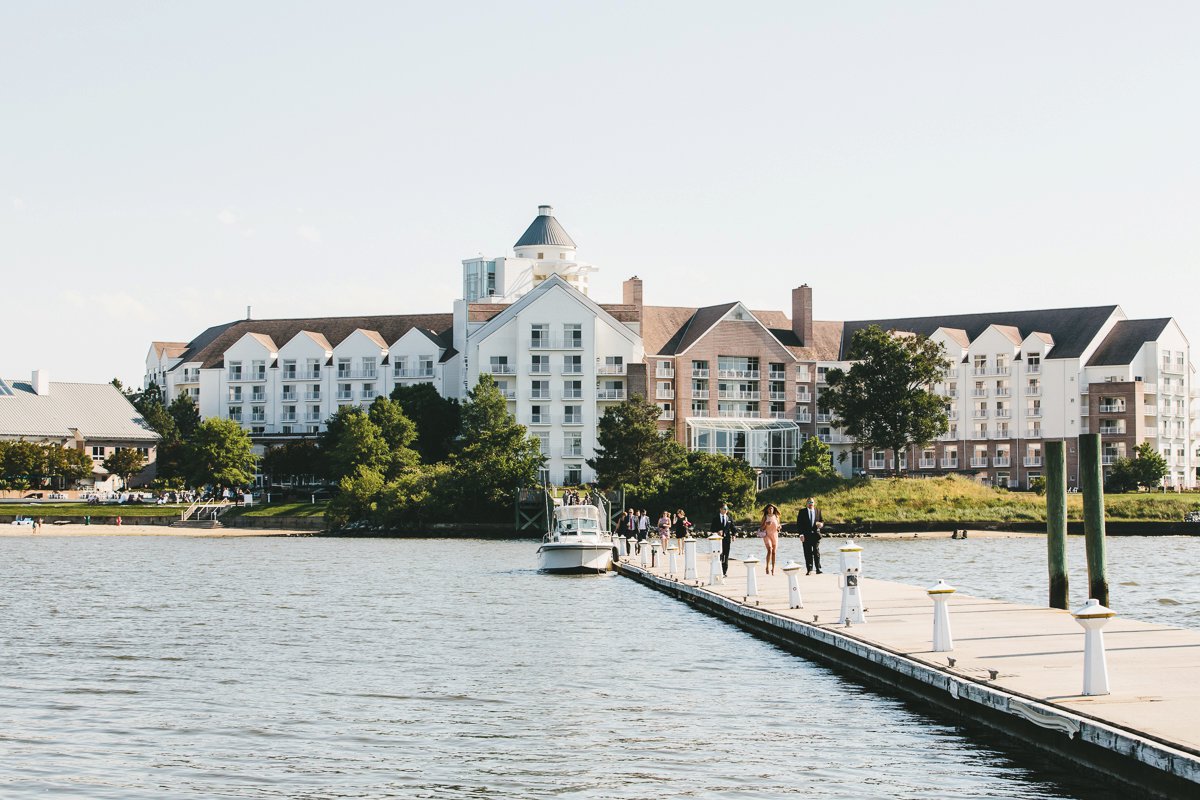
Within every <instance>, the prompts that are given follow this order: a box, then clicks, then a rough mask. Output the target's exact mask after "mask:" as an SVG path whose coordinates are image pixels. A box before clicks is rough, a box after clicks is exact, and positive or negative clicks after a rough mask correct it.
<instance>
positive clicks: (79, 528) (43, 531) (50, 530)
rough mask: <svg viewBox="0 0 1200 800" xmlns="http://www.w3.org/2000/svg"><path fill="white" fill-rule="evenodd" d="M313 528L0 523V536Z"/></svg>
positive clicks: (260, 532)
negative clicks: (35, 528) (35, 531)
mask: <svg viewBox="0 0 1200 800" xmlns="http://www.w3.org/2000/svg"><path fill="white" fill-rule="evenodd" d="M312 534H313V531H296V530H280V529H278V528H172V527H170V526H169V525H79V524H74V523H72V524H69V525H43V526H42V527H41V528H39V529H38V532H37V533H34V532H33V529H32V528H30V527H28V526H26V525H0V536H6V537H13V536H193V537H201V538H210V539H211V538H221V537H230V536H311V535H312Z"/></svg>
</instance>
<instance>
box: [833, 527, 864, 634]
mask: <svg viewBox="0 0 1200 800" xmlns="http://www.w3.org/2000/svg"><path fill="white" fill-rule="evenodd" d="M838 558H839V559H840V561H841V563H842V613H841V614H840V615H839V616H838V624H839V625H841V624H844V623H846V622H856V623H858V624H860V625H862V624H864V623H865V622H866V621H867V615H866V612H864V611H863V599H862V588H861V587H860V586H859V585H858V583H859V580H860V579H861V578H862V548H861V547H859V546H858V545H857V544H855V543H854V540H853V539H851V540H850V541H848V542H846V543H845V544H844V545H842V546H841V547H839V548H838Z"/></svg>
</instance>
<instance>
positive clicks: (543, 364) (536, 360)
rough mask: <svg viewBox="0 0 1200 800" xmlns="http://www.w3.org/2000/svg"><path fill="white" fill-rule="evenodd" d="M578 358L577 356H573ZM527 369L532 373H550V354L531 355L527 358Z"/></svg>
mask: <svg viewBox="0 0 1200 800" xmlns="http://www.w3.org/2000/svg"><path fill="white" fill-rule="evenodd" d="M575 357H576V358H579V356H575ZM529 371H530V372H532V373H533V374H534V375H548V374H550V356H531V357H530V360H529Z"/></svg>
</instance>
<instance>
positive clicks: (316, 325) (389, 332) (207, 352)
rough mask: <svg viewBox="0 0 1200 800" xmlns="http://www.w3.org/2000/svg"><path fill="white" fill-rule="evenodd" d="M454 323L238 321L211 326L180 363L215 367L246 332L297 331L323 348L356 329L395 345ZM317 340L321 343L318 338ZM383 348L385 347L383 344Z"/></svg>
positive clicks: (413, 317) (408, 319)
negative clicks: (403, 338) (415, 330)
mask: <svg viewBox="0 0 1200 800" xmlns="http://www.w3.org/2000/svg"><path fill="white" fill-rule="evenodd" d="M453 323H454V317H453V315H452V314H392V315H380V316H368V317H305V318H302V319H241V320H238V321H236V322H227V323H225V324H224V325H215V326H213V327H211V328H209V329H208V330H206V331H204V332H203V333H201V334H200V335H199V336H197V337H196V338H195V339H193V340H192V341H191V342H189V343H188V349H187V352H186V353H184V354H183V356H182V358H181V362H180V363H181V364H188V363H196V362H199V363H200V365H201V367H203V368H206V369H208V368H212V367H218V366H220V365H221V361H222V358H223V356H224V353H225V351H226V350H228V349H229V348H230V347H231V346H232V345H233V343H234V342H236V341H237V340H238V339H240V338H242V336H244V335H245V334H247V333H258V334H263V335H265V336H268V337H270V339H271V340H272V341H279V342H287V341H290V340H291V339H292V337H294V336H295V335H296V334H298V333H300V332H302V331H303V332H306V333H308V334H310V335H313V336H314V338H316V337H318V336H319V337H322V338H323V339H324V343H325V344H326V345H327V349H329V350H332V349H333V347H332V346H328V345H329V343H330V342H332V343H333V345H337V344H340V343H341V342H342V341H343V340H345V339H346V337H348V336H349V335H350V334H352V333H354V331H356V330H358V329H360V328H361V329H363V330H367V331H374V332H376V333H378V334H379V336H380V337H381V338H382V339H383V341H385V342H395V341H396V340H397V339H399V338H400V337H401V336H403V335H404V334H406V333H408V331H409V329H411V328H425V329H428V330H432V331H437V332H439V333H440V332H442V331H448V330H450V328H451V326H452V325H453ZM318 341H321V340H320V339H318ZM385 346H386V345H385Z"/></svg>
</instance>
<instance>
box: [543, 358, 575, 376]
mask: <svg viewBox="0 0 1200 800" xmlns="http://www.w3.org/2000/svg"><path fill="white" fill-rule="evenodd" d="M547 358H549V357H548V356H547ZM563 374H564V375H582V374H583V356H563Z"/></svg>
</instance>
